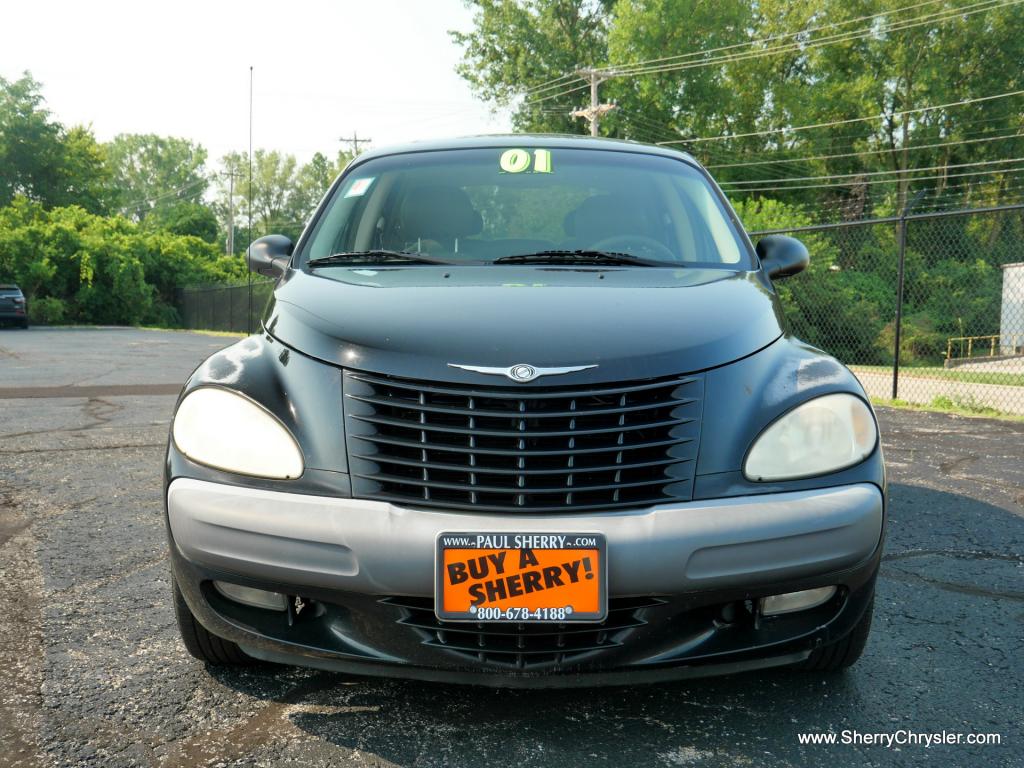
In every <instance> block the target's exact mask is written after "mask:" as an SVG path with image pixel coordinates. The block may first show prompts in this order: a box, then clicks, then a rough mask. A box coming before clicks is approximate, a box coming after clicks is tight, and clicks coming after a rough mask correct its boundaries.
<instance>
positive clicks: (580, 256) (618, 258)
mask: <svg viewBox="0 0 1024 768" xmlns="http://www.w3.org/2000/svg"><path fill="white" fill-rule="evenodd" d="M494 263H495V264H609V265H615V264H625V265H628V266H634V267H677V266H682V264H675V263H673V262H669V261H659V260H658V259H645V258H643V257H642V256H634V255H633V254H631V253H619V252H617V251H592V250H578V251H558V250H552V251H537V252H536V253H520V254H516V255H514V256H502V257H501V258H500V259H495V260H494Z"/></svg>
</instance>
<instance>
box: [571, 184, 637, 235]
mask: <svg viewBox="0 0 1024 768" xmlns="http://www.w3.org/2000/svg"><path fill="white" fill-rule="evenodd" d="M562 228H563V229H564V230H565V234H567V235H569V237H583V238H587V239H588V240H591V241H596V240H602V239H604V238H606V237H611V236H613V235H617V234H645V233H646V232H647V231H648V229H649V227H648V219H647V212H646V211H645V210H644V209H643V206H641V205H640V204H639V203H637V202H636V200H635V199H634V198H631V197H627V196H626V195H595V196H594V197H588V198H587V199H586V200H584V201H583V202H582V203H580V204H579V205H578V206H577V207H576V208H575V209H574V210H572V211H569V213H567V214H566V215H565V218H564V219H563V220H562Z"/></svg>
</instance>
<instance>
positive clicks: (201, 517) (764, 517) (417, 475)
mask: <svg viewBox="0 0 1024 768" xmlns="http://www.w3.org/2000/svg"><path fill="white" fill-rule="evenodd" d="M249 259H250V266H251V268H252V269H254V270H255V271H258V272H260V273H262V274H266V275H271V276H274V277H276V279H277V282H276V285H275V289H274V294H273V299H272V300H271V301H270V303H269V305H268V306H267V308H266V311H265V315H264V317H263V321H262V327H261V329H260V332H259V333H257V334H255V335H253V336H251V337H249V338H247V339H245V340H243V341H241V342H239V343H237V344H235V345H234V346H231V347H228V348H227V349H224V350H223V351H221V352H218V353H217V354H215V355H213V356H212V357H210V358H209V359H208V360H206V361H205V362H204V363H203V364H202V365H200V366H199V368H198V369H197V370H196V371H195V372H194V373H193V374H192V376H191V378H190V379H189V380H188V382H187V384H186V385H185V388H184V390H183V392H182V394H181V397H180V399H179V401H178V404H177V408H176V412H175V416H174V421H173V425H172V428H171V439H170V441H169V445H168V450H167V460H166V512H167V524H168V533H169V540H170V551H171V559H172V563H173V575H174V602H175V608H176V612H177V616H178V622H179V624H180V628H181V633H182V637H183V639H184V644H185V646H186V648H187V649H188V650H189V651H190V652H191V653H192V654H193V655H194V656H196V657H198V658H200V659H202V660H204V661H206V662H208V663H213V664H216V663H222V664H238V663H246V662H250V661H252V660H254V659H261V660H265V661H272V662H280V663H286V664H301V665H306V666H312V667H319V668H323V669H329V670H338V671H342V672H347V673H355V674H370V675H388V676H399V677H408V678H418V679H423V680H447V681H456V682H466V683H480V684H485V685H497V686H529V685H534V686H571V685H597V684H605V685H607V684H621V683H635V682H653V681H661V680H669V679H674V678H681V677H692V676H700V675H710V674H723V673H731V672H738V671H742V670H752V669H760V668H765V667H774V666H781V665H795V666H797V667H801V668H804V669H810V670H821V671H831V670H837V669H841V668H843V667H846V666H849V665H850V664H852V663H853V662H854V661H856V660H857V658H858V657H859V656H860V654H861V652H862V650H863V649H864V646H865V643H866V641H867V637H868V632H869V629H870V626H871V614H872V602H873V600H872V598H873V595H874V588H875V578H876V575H877V573H878V566H879V558H880V554H881V546H882V539H883V526H884V518H885V473H884V468H883V462H882V452H881V448H880V445H879V440H878V429H877V425H876V421H875V417H874V414H873V412H872V410H871V407H870V405H869V404H868V401H867V399H866V397H865V394H864V390H863V389H862V388H861V386H860V385H859V384H858V382H857V380H856V379H855V378H854V376H853V375H852V374H851V373H850V371H849V370H847V369H846V368H845V367H843V366H842V365H841V364H840V363H838V362H837V361H836V360H835V359H833V358H832V357H829V356H828V355H827V354H824V353H823V352H822V351H820V350H818V349H814V348H812V347H810V346H808V345H807V344H804V343H803V342H801V341H799V340H798V339H795V338H793V337H792V336H790V335H788V334H787V332H786V330H785V325H784V323H783V320H782V315H781V311H780V307H779V301H778V298H777V295H776V292H775V289H774V288H773V282H774V281H776V280H779V279H781V278H784V277H787V276H790V275H793V274H795V273H797V272H799V271H800V270H801V269H803V268H804V267H805V266H806V265H807V263H808V255H807V251H806V250H805V249H804V247H803V246H802V245H801V244H800V243H799V242H798V241H796V240H793V239H790V238H785V237H778V236H772V237H766V238H764V239H762V240H761V241H760V242H759V243H758V244H757V247H756V248H754V247H753V246H752V245H751V243H750V241H749V240H748V238H747V236H746V234H745V232H744V230H743V228H742V227H741V225H740V222H739V221H738V220H737V218H736V216H735V214H734V212H733V211H732V209H731V208H730V206H729V204H728V202H727V201H726V200H725V198H724V197H723V195H722V193H721V191H720V190H719V188H718V187H717V186H716V184H715V183H714V181H712V179H711V178H710V177H709V176H708V174H707V172H706V171H705V170H704V169H703V168H702V167H701V166H700V165H699V164H698V163H697V162H695V161H694V160H693V158H691V157H689V156H688V155H685V154H682V153H679V152H675V151H671V150H667V149H662V148H657V147H649V146H644V145H638V144H633V143H628V142H619V141H610V140H601V139H589V138H587V139H582V138H570V137H552V136H524V135H514V136H500V137H480V138H471V139H460V140H453V141H448V142H439V143H431V144H417V145H412V146H408V147H401V148H396V149H391V150H381V151H375V152H370V153H367V154H364V155H361V156H360V157H359V158H358V159H357V160H355V161H354V162H352V163H351V164H350V165H349V166H348V168H347V169H346V170H345V172H344V173H343V174H342V175H341V177H340V178H339V179H338V180H337V181H336V182H335V183H334V185H333V186H332V187H331V189H330V191H329V192H328V194H327V195H326V197H325V198H324V201H323V203H322V204H321V205H320V207H319V209H318V211H317V212H316V214H315V215H314V217H313V218H312V220H311V221H310V223H309V225H308V227H307V228H306V230H305V232H304V233H303V234H302V236H301V237H300V238H299V241H298V242H297V243H295V244H294V245H293V244H292V242H291V241H290V240H288V239H287V238H285V237H282V236H273V235H272V236H268V237H264V238H261V239H259V240H257V241H256V242H254V243H253V244H252V246H251V247H250V250H249Z"/></svg>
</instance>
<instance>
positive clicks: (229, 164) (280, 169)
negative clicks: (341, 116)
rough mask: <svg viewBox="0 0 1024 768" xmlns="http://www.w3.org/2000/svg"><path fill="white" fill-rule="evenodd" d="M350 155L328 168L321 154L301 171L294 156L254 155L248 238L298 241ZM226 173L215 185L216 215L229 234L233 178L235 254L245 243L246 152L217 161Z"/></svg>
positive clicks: (260, 152)
mask: <svg viewBox="0 0 1024 768" xmlns="http://www.w3.org/2000/svg"><path fill="white" fill-rule="evenodd" d="M351 159H352V155H351V154H349V153H347V152H339V153H338V155H337V157H336V159H335V161H334V162H333V163H332V162H331V161H330V160H329V159H328V157H327V156H326V155H324V154H322V153H320V152H318V153H316V154H315V155H314V156H313V157H312V159H311V160H310V161H309V162H308V163H306V164H304V165H301V166H300V165H299V164H298V161H297V160H296V159H295V157H294V155H289V154H284V153H281V152H278V151H267V150H263V149H258V150H256V151H255V152H254V153H253V168H252V174H253V177H252V178H253V184H252V191H253V199H252V237H253V238H254V239H255V238H257V237H261V236H263V235H267V234H271V233H277V234H282V235H287V236H288V237H290V238H292V239H293V240H295V239H298V236H299V234H300V233H301V232H302V229H303V227H304V226H305V224H306V222H307V221H308V220H309V217H310V216H312V214H313V212H314V210H315V209H316V206H317V204H318V203H319V202H320V199H321V198H322V197H323V195H324V193H325V192H326V191H327V189H328V188H329V187H330V185H331V182H332V181H334V178H335V177H336V176H337V175H338V174H339V173H340V172H341V171H342V170H343V169H344V167H345V166H346V165H347V164H348V163H349V162H350V161H351ZM221 165H222V167H223V168H224V173H223V174H222V178H221V179H219V180H218V183H217V200H216V202H215V203H214V209H215V211H216V213H217V217H218V218H219V219H220V221H221V222H222V224H223V227H224V231H225V233H226V231H227V222H228V219H229V212H230V210H231V209H230V202H231V198H230V194H231V191H232V186H231V184H230V183H229V179H230V175H231V174H233V175H234V186H233V191H234V220H235V249H236V251H241V250H244V248H245V246H246V244H247V243H246V242H245V238H246V237H248V232H247V227H246V222H247V220H248V211H249V163H248V154H247V153H245V152H231V153H229V154H227V155H225V156H224V157H223V158H222V159H221Z"/></svg>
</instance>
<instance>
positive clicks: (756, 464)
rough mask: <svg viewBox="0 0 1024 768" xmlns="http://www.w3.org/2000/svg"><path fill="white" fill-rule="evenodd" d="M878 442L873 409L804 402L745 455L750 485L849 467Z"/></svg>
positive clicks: (838, 401)
mask: <svg viewBox="0 0 1024 768" xmlns="http://www.w3.org/2000/svg"><path fill="white" fill-rule="evenodd" d="M877 442H878V430H877V429H876V428H875V419H874V417H873V416H872V415H871V409H870V408H868V406H867V405H866V404H865V403H864V401H863V400H861V399H860V398H859V397H854V396H853V395H844V394H836V395H824V396H822V397H816V398H815V399H813V400H808V401H807V402H806V403H804V404H803V405H799V406H797V407H796V408H794V409H793V410H791V411H790V412H789V413H787V414H785V415H784V416H782V417H781V418H780V419H778V420H777V421H775V422H774V423H773V424H771V425H770V426H769V427H768V428H767V429H765V431H764V432H762V433H761V434H760V435H759V436H758V438H757V440H755V441H754V447H753V448H751V449H750V453H749V454H748V455H747V461H746V463H745V464H744V466H743V474H744V475H746V476H747V479H749V480H792V479H794V478H798V477H812V476H814V475H824V474H825V473H827V472H835V471H836V470H839V469H844V468H846V467H852V466H853V465H854V464H857V463H859V462H861V461H863V460H864V459H866V458H867V457H868V456H869V455H870V454H871V452H872V451H873V450H875V443H877Z"/></svg>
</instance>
